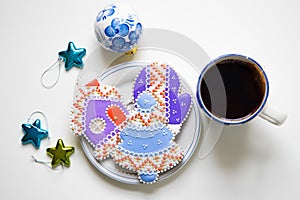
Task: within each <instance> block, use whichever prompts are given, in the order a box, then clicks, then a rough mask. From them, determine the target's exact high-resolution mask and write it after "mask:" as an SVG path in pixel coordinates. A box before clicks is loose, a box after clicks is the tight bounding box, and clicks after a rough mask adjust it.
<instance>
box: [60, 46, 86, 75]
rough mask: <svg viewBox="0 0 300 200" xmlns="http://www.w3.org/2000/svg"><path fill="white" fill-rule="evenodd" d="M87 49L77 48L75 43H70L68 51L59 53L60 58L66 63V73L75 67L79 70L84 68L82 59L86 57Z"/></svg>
mask: <svg viewBox="0 0 300 200" xmlns="http://www.w3.org/2000/svg"><path fill="white" fill-rule="evenodd" d="M85 54H86V50H85V48H78V49H77V48H76V47H75V45H74V43H73V42H69V45H68V49H67V50H66V51H61V52H59V53H58V55H59V57H60V58H62V59H63V60H64V61H65V69H66V71H68V70H70V69H71V68H72V67H73V66H76V67H78V68H82V67H83V62H82V58H83V57H84V56H85Z"/></svg>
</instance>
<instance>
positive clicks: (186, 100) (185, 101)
mask: <svg viewBox="0 0 300 200" xmlns="http://www.w3.org/2000/svg"><path fill="white" fill-rule="evenodd" d="M178 100H179V102H180V107H181V122H182V121H183V120H184V118H185V117H186V115H187V114H188V111H189V109H190V105H191V96H190V95H189V94H187V93H184V94H182V95H180V96H179V98H178Z"/></svg>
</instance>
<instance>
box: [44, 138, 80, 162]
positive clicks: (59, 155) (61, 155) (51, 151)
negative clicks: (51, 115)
mask: <svg viewBox="0 0 300 200" xmlns="http://www.w3.org/2000/svg"><path fill="white" fill-rule="evenodd" d="M46 151H47V153H48V155H50V156H51V157H52V162H51V166H52V167H53V168H55V167H57V166H58V165H59V164H62V165H65V166H66V167H70V165H71V162H70V158H69V157H70V156H71V154H72V153H74V151H75V148H74V147H72V146H67V147H65V145H64V143H63V141H62V139H59V140H58V141H57V144H56V147H52V148H47V150H46Z"/></svg>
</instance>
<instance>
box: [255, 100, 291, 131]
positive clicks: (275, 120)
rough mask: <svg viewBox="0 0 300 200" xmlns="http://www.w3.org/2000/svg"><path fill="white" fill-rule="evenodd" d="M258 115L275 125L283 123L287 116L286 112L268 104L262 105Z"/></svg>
mask: <svg viewBox="0 0 300 200" xmlns="http://www.w3.org/2000/svg"><path fill="white" fill-rule="evenodd" d="M259 116H260V117H261V118H263V119H265V120H267V121H269V122H271V123H272V124H274V125H277V126H280V125H281V124H283V123H284V122H285V120H286V118H287V115H286V114H284V113H280V112H278V111H276V110H274V109H273V108H271V107H270V106H268V105H266V106H265V107H264V109H263V110H262V112H261V113H260V114H259Z"/></svg>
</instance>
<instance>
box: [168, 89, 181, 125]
mask: <svg viewBox="0 0 300 200" xmlns="http://www.w3.org/2000/svg"><path fill="white" fill-rule="evenodd" d="M169 97H170V117H169V124H180V123H181V108H180V102H179V100H178V98H177V95H175V94H174V93H173V92H171V91H170V93H169Z"/></svg>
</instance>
